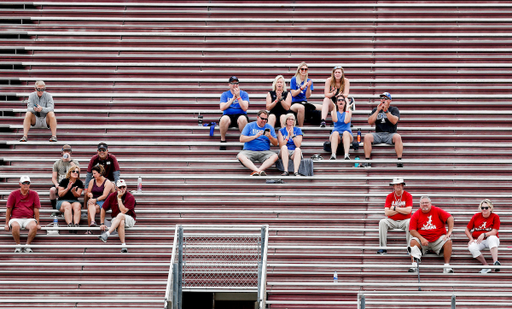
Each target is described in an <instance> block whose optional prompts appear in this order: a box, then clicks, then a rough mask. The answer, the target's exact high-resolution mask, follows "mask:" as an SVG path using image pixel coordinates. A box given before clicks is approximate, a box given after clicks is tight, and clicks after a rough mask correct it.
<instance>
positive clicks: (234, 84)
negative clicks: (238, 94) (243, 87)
mask: <svg viewBox="0 0 512 309" xmlns="http://www.w3.org/2000/svg"><path fill="white" fill-rule="evenodd" d="M230 84H231V85H240V83H230Z"/></svg>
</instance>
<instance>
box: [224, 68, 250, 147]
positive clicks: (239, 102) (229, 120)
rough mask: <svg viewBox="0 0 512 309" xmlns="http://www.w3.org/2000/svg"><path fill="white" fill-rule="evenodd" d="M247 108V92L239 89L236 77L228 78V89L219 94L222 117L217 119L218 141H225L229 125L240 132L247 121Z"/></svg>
mask: <svg viewBox="0 0 512 309" xmlns="http://www.w3.org/2000/svg"><path fill="white" fill-rule="evenodd" d="M248 108H249V94H247V92H245V91H243V90H240V85H239V81H238V77H236V76H231V77H230V78H229V90H228V91H226V92H224V93H223V94H222V95H221V96H220V110H221V111H222V117H220V120H219V129H220V142H221V143H225V142H226V132H227V131H228V128H229V127H238V129H239V130H240V132H242V130H243V129H244V127H245V125H246V124H247V123H248V122H249V117H247V109H248ZM220 150H226V146H224V145H222V146H220Z"/></svg>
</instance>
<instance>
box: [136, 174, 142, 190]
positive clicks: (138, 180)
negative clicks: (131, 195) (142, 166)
mask: <svg viewBox="0 0 512 309" xmlns="http://www.w3.org/2000/svg"><path fill="white" fill-rule="evenodd" d="M137 193H142V177H140V176H139V178H137Z"/></svg>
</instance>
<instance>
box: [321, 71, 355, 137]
mask: <svg viewBox="0 0 512 309" xmlns="http://www.w3.org/2000/svg"><path fill="white" fill-rule="evenodd" d="M349 91H350V81H349V80H348V78H346V77H345V71H343V68H342V67H341V65H337V66H335V67H334V68H333V69H332V72H331V77H329V78H327V79H326V80H325V88H324V95H325V98H324V102H323V104H322V119H321V120H320V127H321V128H325V119H327V114H328V113H329V112H330V111H332V109H333V105H332V103H336V97H337V96H338V94H341V95H343V97H344V98H345V101H346V102H347V104H353V103H354V98H349V97H348V93H349Z"/></svg>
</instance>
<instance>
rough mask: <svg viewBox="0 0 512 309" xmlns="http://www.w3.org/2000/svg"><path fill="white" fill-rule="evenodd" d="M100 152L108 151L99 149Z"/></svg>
mask: <svg viewBox="0 0 512 309" xmlns="http://www.w3.org/2000/svg"><path fill="white" fill-rule="evenodd" d="M98 151H99V152H105V151H107V150H106V149H98Z"/></svg>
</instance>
